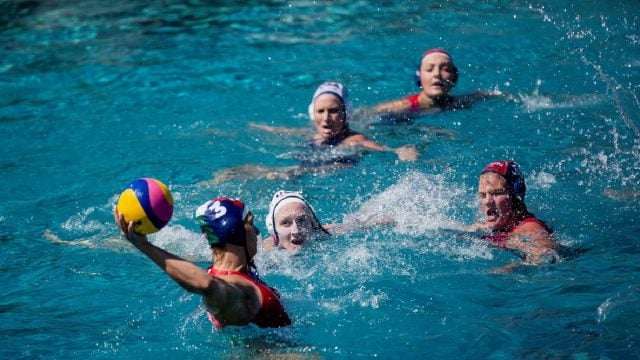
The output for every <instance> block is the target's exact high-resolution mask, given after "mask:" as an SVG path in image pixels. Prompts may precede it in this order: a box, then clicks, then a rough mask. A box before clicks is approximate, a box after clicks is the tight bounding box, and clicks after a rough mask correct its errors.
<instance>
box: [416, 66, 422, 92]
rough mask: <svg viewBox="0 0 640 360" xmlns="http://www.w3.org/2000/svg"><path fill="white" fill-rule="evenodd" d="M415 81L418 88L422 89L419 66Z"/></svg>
mask: <svg viewBox="0 0 640 360" xmlns="http://www.w3.org/2000/svg"><path fill="white" fill-rule="evenodd" d="M414 81H415V82H416V85H418V87H422V81H420V66H418V70H416V72H415V74H414Z"/></svg>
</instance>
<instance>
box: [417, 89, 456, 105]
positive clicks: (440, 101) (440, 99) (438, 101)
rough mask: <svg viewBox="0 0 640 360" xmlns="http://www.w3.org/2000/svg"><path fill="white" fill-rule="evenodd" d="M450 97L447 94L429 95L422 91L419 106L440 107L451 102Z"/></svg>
mask: <svg viewBox="0 0 640 360" xmlns="http://www.w3.org/2000/svg"><path fill="white" fill-rule="evenodd" d="M451 101H452V97H451V96H450V95H449V94H442V95H439V96H436V97H430V96H428V95H427V94H425V93H424V92H421V93H420V107H422V108H430V107H434V106H435V107H442V106H446V105H448V104H449V103H451Z"/></svg>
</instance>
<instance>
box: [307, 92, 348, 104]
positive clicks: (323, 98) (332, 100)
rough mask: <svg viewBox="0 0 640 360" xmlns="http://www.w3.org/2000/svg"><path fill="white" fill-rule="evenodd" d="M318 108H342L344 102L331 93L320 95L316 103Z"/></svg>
mask: <svg viewBox="0 0 640 360" xmlns="http://www.w3.org/2000/svg"><path fill="white" fill-rule="evenodd" d="M314 104H315V105H316V106H340V105H342V101H341V100H340V98H339V97H338V96H336V95H334V94H331V93H324V94H320V95H319V96H318V97H317V98H316V101H315V102H314Z"/></svg>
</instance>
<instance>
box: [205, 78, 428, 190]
mask: <svg viewBox="0 0 640 360" xmlns="http://www.w3.org/2000/svg"><path fill="white" fill-rule="evenodd" d="M308 112H309V117H310V119H311V120H312V121H313V125H314V129H315V133H314V134H313V136H312V137H311V139H310V140H309V141H308V142H307V144H306V149H307V150H308V151H306V152H305V153H304V155H303V156H302V157H301V164H300V165H297V166H289V167H278V168H270V167H264V166H260V165H243V166H240V167H236V168H232V169H225V170H221V171H218V172H216V173H215V174H214V179H213V180H212V181H210V182H209V183H210V184H214V185H215V184H219V183H222V182H225V181H229V180H233V179H238V178H240V179H248V178H266V179H272V180H273V179H290V178H292V177H297V176H302V175H304V174H308V173H323V172H327V171H333V170H335V169H339V168H342V167H345V166H352V165H353V164H355V163H356V162H357V161H358V158H359V151H358V150H372V151H384V152H392V153H394V154H395V155H396V156H397V158H398V160H400V161H415V160H417V158H418V151H417V149H416V147H415V146H413V145H404V146H401V147H398V148H390V147H387V146H384V145H380V144H378V143H376V142H375V141H372V140H370V139H369V138H367V137H366V136H365V135H363V134H361V133H359V132H356V131H353V130H352V129H351V128H350V127H349V120H350V119H351V117H352V114H353V111H352V106H351V102H350V100H349V96H348V92H347V89H346V88H345V87H344V85H342V84H341V83H338V82H325V83H322V84H321V85H320V86H319V87H318V88H317V89H316V91H315V93H314V94H313V98H312V100H311V103H310V104H309V107H308ZM252 126H253V127H255V128H258V129H261V130H264V131H269V132H274V133H281V134H291V133H292V132H295V131H296V130H292V129H290V128H282V127H272V126H267V125H260V124H253V125H252Z"/></svg>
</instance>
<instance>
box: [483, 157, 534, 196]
mask: <svg viewBox="0 0 640 360" xmlns="http://www.w3.org/2000/svg"><path fill="white" fill-rule="evenodd" d="M488 172H490V173H494V174H498V175H500V176H502V177H503V178H505V179H506V180H507V183H508V184H509V186H511V189H512V191H513V195H514V196H515V197H516V198H518V199H519V200H520V201H524V195H525V193H526V192H527V187H526V185H525V183H524V176H522V172H521V171H520V167H518V164H516V163H515V162H514V161H505V160H498V161H494V162H492V163H490V164H489V165H487V166H485V167H484V169H483V170H482V173H480V175H482V174H485V173H488Z"/></svg>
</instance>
